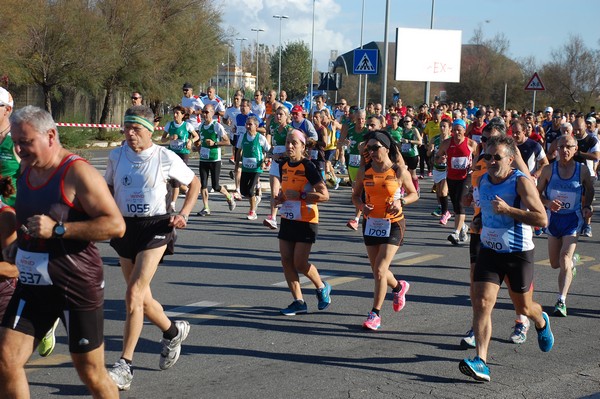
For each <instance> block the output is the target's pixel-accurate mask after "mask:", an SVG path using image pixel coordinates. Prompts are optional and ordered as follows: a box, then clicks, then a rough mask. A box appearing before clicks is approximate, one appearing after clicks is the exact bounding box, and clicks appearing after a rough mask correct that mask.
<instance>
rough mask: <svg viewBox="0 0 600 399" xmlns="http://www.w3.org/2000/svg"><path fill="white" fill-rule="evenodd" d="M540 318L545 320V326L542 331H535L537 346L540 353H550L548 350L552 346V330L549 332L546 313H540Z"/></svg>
mask: <svg viewBox="0 0 600 399" xmlns="http://www.w3.org/2000/svg"><path fill="white" fill-rule="evenodd" d="M542 317H543V318H544V320H546V326H545V327H544V329H543V330H538V329H537V328H536V330H537V334H538V345H539V346H540V349H541V350H542V352H550V349H552V347H553V346H554V335H552V330H550V319H549V318H548V315H547V314H546V312H542Z"/></svg>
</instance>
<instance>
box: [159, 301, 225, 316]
mask: <svg viewBox="0 0 600 399" xmlns="http://www.w3.org/2000/svg"><path fill="white" fill-rule="evenodd" d="M217 305H220V303H219V302H211V301H200V302H196V303H190V304H189V305H184V306H179V307H176V308H173V309H170V310H169V311H166V312H165V314H166V315H167V317H177V316H179V315H183V314H188V313H194V312H197V311H199V310H204V309H208V308H212V307H215V306H217Z"/></svg>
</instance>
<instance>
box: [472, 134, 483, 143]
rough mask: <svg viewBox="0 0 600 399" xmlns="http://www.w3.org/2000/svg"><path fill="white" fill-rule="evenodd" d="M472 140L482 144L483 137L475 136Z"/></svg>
mask: <svg viewBox="0 0 600 399" xmlns="http://www.w3.org/2000/svg"><path fill="white" fill-rule="evenodd" d="M471 140H473V141H475V142H477V143H481V135H479V134H474V135H472V136H471Z"/></svg>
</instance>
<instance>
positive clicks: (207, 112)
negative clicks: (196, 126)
mask: <svg viewBox="0 0 600 399" xmlns="http://www.w3.org/2000/svg"><path fill="white" fill-rule="evenodd" d="M202 113H203V114H210V111H202Z"/></svg>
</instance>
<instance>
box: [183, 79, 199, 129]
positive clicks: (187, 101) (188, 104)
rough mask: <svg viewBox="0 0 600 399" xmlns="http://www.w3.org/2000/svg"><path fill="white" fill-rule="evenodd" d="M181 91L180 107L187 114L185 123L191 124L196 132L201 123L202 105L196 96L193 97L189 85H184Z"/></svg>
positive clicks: (192, 90) (192, 88)
mask: <svg viewBox="0 0 600 399" xmlns="http://www.w3.org/2000/svg"><path fill="white" fill-rule="evenodd" d="M182 90H183V97H181V106H182V107H183V108H185V110H186V112H187V114H188V119H187V123H191V124H192V126H193V127H194V130H197V129H198V126H200V122H202V119H201V115H202V110H203V109H204V103H203V102H202V100H201V99H200V98H199V97H198V96H195V95H194V86H192V84H191V83H187V82H186V83H184V84H183V87H182Z"/></svg>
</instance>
